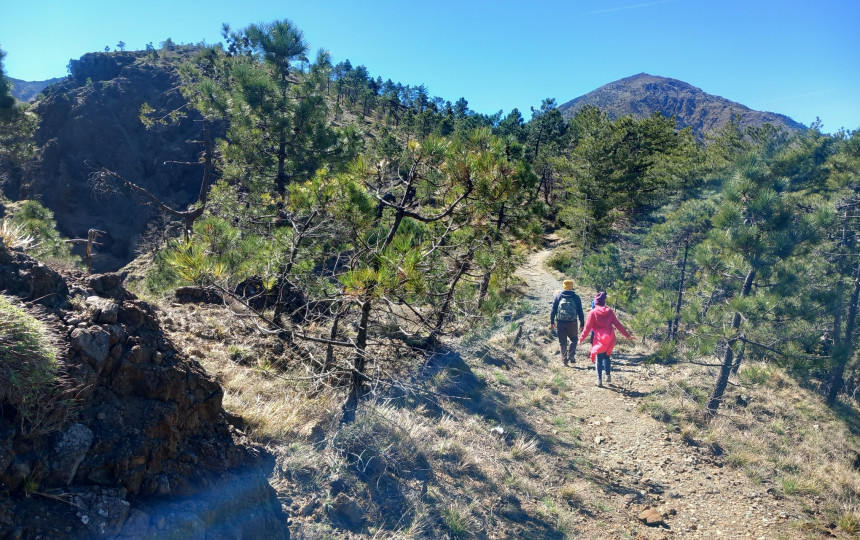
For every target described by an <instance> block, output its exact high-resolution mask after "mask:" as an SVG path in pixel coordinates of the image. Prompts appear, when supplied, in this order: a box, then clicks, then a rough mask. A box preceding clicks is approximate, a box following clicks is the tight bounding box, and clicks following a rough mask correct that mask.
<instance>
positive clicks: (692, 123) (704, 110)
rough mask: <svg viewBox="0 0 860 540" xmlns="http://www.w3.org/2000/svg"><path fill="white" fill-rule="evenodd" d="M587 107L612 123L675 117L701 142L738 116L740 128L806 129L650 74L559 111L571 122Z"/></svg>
mask: <svg viewBox="0 0 860 540" xmlns="http://www.w3.org/2000/svg"><path fill="white" fill-rule="evenodd" d="M586 105H592V106H594V107H597V108H598V109H600V110H602V111H604V112H606V113H607V114H608V115H609V117H610V118H612V119H616V118H621V117H624V116H628V115H633V116H634V117H636V118H643V117H646V116H650V115H651V114H653V113H655V112H658V113H660V114H661V115H663V116H665V117H666V118H671V117H673V116H674V117H675V119H676V122H677V127H678V128H679V129H682V128H685V127H690V128H692V129H693V133H694V134H695V135H696V137H697V138H698V139H704V137H705V135H706V134H713V133H715V132H716V131H719V130H720V129H721V128H723V127H725V126H726V125H727V124H729V122H731V121H732V118H733V117H735V116H736V117H737V118H738V120H737V121H738V124H739V125H740V126H741V128H747V127H756V126H761V125H762V124H765V123H768V124H772V125H774V126H778V127H781V128H783V129H785V130H787V131H795V130H799V129H805V126H804V125H803V124H801V123H799V122H795V121H794V120H792V119H791V118H789V117H787V116H785V115H782V114H776V113H772V112H763V111H756V110H752V109H750V108H749V107H746V106H745V105H741V104H740V103H736V102H734V101H730V100H728V99H725V98H722V97H719V96H714V95H711V94H708V93H706V92H703V91H702V90H701V89H699V88H696V87H695V86H692V85H690V84H688V83H685V82H683V81H679V80H677V79H670V78H667V77H659V76H655V75H648V74H647V73H639V74H638V75H633V76H631V77H625V78H624V79H619V80H617V81H614V82H611V83H609V84H605V85H603V86H601V87H600V88H598V89H596V90H592V91H591V92H589V93H587V94H585V95H583V96H580V97H578V98H575V99H572V100H570V101H568V102H565V103H562V104H561V105H559V107H558V108H559V110H560V111H561V113H562V115H563V116H564V118H566V119H569V118H571V117H572V116H573V115H574V114H575V113H576V112H577V111H579V110H580V109H582V108H583V107H585V106H586Z"/></svg>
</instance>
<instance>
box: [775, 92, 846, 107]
mask: <svg viewBox="0 0 860 540" xmlns="http://www.w3.org/2000/svg"><path fill="white" fill-rule="evenodd" d="M836 91H837V89H835V88H833V89H830V90H818V91H816V92H809V93H806V94H798V95H796V96H785V97H781V98H776V99H769V100H767V101H762V102H761V104H762V105H766V104H768V103H778V102H780V101H788V100H790V99H797V98H803V97H809V96H820V95H821V94H830V93H831V92H836Z"/></svg>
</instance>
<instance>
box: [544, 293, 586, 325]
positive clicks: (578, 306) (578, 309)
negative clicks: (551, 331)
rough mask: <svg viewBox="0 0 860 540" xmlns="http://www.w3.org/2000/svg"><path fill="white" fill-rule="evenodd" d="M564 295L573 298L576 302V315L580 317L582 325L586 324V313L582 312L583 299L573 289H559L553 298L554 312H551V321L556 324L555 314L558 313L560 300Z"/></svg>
mask: <svg viewBox="0 0 860 540" xmlns="http://www.w3.org/2000/svg"><path fill="white" fill-rule="evenodd" d="M562 296H568V297H572V298H573V301H574V303H576V316H577V317H579V326H580V327H582V326H583V325H584V324H585V314H584V313H583V312H582V300H580V299H579V295H578V294H576V293H575V292H573V291H559V293H558V294H556V295H555V298H553V299H552V312H551V313H550V314H549V323H550V324H555V316H556V314H557V313H558V302H559V300H561V297H562Z"/></svg>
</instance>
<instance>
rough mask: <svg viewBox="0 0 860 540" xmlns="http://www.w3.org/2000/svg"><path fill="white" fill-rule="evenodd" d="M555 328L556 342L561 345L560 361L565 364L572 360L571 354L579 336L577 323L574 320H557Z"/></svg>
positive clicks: (572, 354) (574, 349)
mask: <svg viewBox="0 0 860 540" xmlns="http://www.w3.org/2000/svg"><path fill="white" fill-rule="evenodd" d="M556 329H557V330H558V343H559V345H561V361H562V362H564V363H565V364H567V363H568V362H573V360H574V359H573V356H574V354H575V353H576V340H577V339H578V338H579V332H578V330H579V325H578V324H577V322H576V321H558V322H557V323H556ZM568 341H570V344H568Z"/></svg>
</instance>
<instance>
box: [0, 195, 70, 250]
mask: <svg viewBox="0 0 860 540" xmlns="http://www.w3.org/2000/svg"><path fill="white" fill-rule="evenodd" d="M9 214H10V216H11V223H12V225H13V226H15V227H17V228H18V229H19V232H20V233H21V234H22V235H26V236H28V237H30V238H32V242H30V245H29V246H26V247H25V249H26V251H27V252H28V253H29V254H30V255H32V256H33V258H35V259H36V260H39V261H42V262H45V261H51V260H53V261H61V262H66V263H78V262H80V259H79V258H78V257H75V256H74V255H72V251H71V246H70V245H69V244H68V243H67V242H66V241H65V240H64V239H63V238H62V237H61V236H60V233H59V232H57V222H56V221H54V214H53V212H51V211H50V210H48V209H47V208H45V207H44V206H42V205H41V204H39V203H38V202H37V201H21V202H18V203H14V204H12V205H10V207H9Z"/></svg>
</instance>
